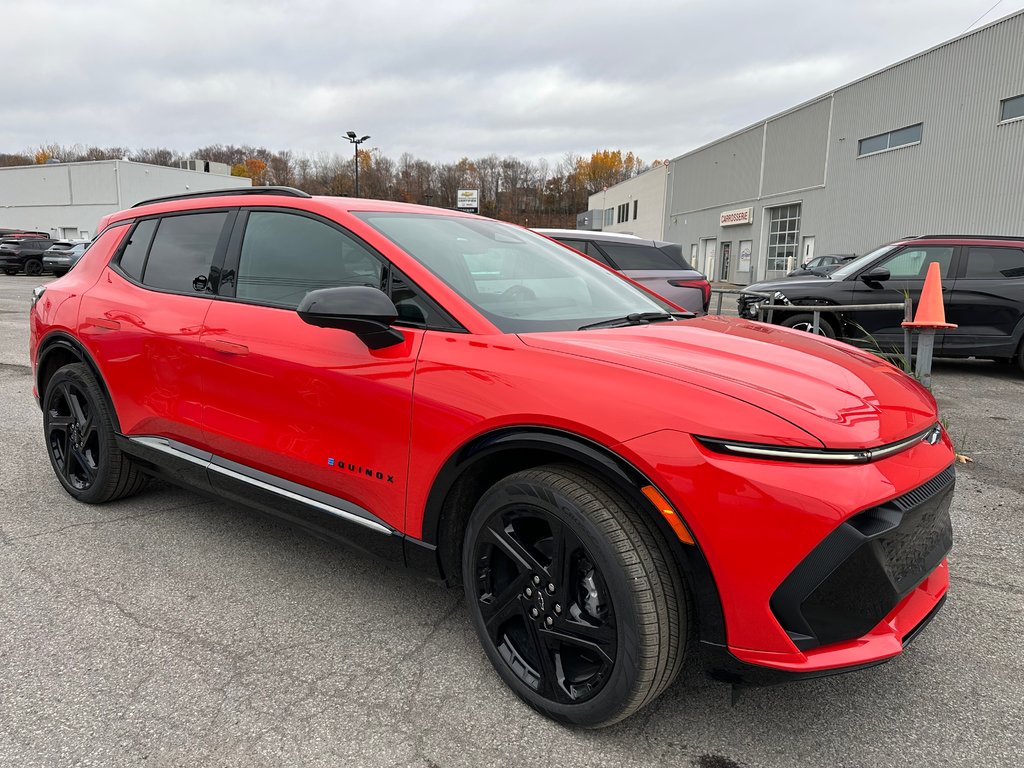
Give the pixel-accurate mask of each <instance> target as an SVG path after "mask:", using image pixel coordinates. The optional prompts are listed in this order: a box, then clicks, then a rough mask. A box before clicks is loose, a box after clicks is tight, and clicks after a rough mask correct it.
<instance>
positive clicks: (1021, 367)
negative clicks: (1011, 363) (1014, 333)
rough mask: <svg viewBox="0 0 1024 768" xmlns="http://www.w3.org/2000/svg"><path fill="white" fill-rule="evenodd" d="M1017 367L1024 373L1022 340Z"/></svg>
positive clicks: (1022, 341)
mask: <svg viewBox="0 0 1024 768" xmlns="http://www.w3.org/2000/svg"><path fill="white" fill-rule="evenodd" d="M1017 367H1018V368H1020V372H1021V373H1024V340H1021V342H1020V347H1018V348H1017Z"/></svg>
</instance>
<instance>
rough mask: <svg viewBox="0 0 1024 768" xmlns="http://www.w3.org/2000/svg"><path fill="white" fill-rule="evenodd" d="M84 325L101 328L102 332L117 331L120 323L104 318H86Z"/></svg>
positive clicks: (119, 328)
mask: <svg viewBox="0 0 1024 768" xmlns="http://www.w3.org/2000/svg"><path fill="white" fill-rule="evenodd" d="M85 323H86V325H94V326H96V327H97V328H102V329H103V330H104V331H119V330H121V323H119V322H118V321H117V320H107V318H105V317H87V318H85Z"/></svg>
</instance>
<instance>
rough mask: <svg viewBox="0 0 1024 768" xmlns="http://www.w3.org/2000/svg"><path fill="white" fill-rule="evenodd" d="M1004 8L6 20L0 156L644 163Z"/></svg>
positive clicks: (102, 10) (398, 10)
mask: <svg viewBox="0 0 1024 768" xmlns="http://www.w3.org/2000/svg"><path fill="white" fill-rule="evenodd" d="M993 3H995V0H888V1H887V2H880V1H876V0H852V1H851V0H846V1H845V2H834V1H833V0H788V1H787V0H781V1H780V2H764V1H759V2H746V1H744V0H732V2H723V1H722V0H708V1H704V0H664V1H661V2H656V1H655V0H619V1H618V2H601V1H600V0H597V1H596V2H578V1H577V0H544V1H542V2H541V1H536V0H505V2H483V1H481V2H470V1H469V0H465V1H457V0H434V1H433V2H408V1H407V2H395V1H393V0H365V2H362V3H354V2H341V1H337V2H328V1H326V0H308V1H303V2H288V0H271V1H269V2H264V1H263V0H237V1H236V0H216V1H215V0H205V1H200V2H193V0H172V1H171V2H167V1H166V0H162V1H161V2H150V0H134V1H133V2H109V1H105V0H94V1H93V2H79V0H61V2H44V1H43V0H0V19H3V26H4V30H5V34H4V44H3V64H2V65H0V98H2V104H3V106H2V119H0V152H19V151H23V150H25V149H28V148H33V147H38V146H39V145H40V144H47V143H51V142H55V143H59V144H65V145H67V144H76V143H78V144H85V145H97V146H102V147H108V146H127V147H131V148H140V147H158V146H160V147H168V148H170V149H175V150H179V151H186V150H190V149H193V148H195V147H198V146H202V145H205V144H211V143H222V144H253V145H258V146H259V145H262V146H266V147H267V148H269V149H271V150H282V149H292V150H295V151H297V152H299V153H309V154H313V153H317V152H321V151H332V152H337V151H344V152H349V151H351V147H350V145H348V144H347V143H346V144H343V143H342V138H341V137H342V134H344V132H345V131H347V130H354V131H356V132H358V133H359V135H363V134H370V135H371V136H372V139H371V140H370V141H368V142H367V144H366V145H364V146H370V147H377V148H379V149H380V150H381V151H382V152H383V153H384V154H386V155H388V156H390V157H393V158H397V157H398V156H399V155H401V154H402V153H403V152H411V153H413V154H414V155H416V156H418V157H420V158H423V159H425V160H430V161H435V162H436V161H450V160H455V159H458V158H460V157H462V156H469V157H479V156H482V155H488V154H491V153H496V154H498V155H502V156H504V155H508V154H511V155H516V156H518V157H519V158H521V159H524V160H526V159H533V160H535V159H539V158H547V159H548V160H550V161H552V162H554V161H557V159H558V158H559V157H561V156H562V155H563V154H565V153H566V152H577V153H581V154H589V153H590V152H592V151H594V150H596V149H602V148H621V149H623V150H633V151H634V152H636V153H637V154H638V155H640V157H642V158H643V159H644V160H647V161H648V162H650V161H652V160H655V159H657V158H670V157H674V156H676V155H678V154H680V153H682V152H685V151H687V150H689V149H692V148H694V147H697V146H700V145H701V144H704V143H706V142H708V141H711V140H713V139H716V138H718V137H720V136H723V135H725V134H727V133H730V132H732V131H734V130H736V129H738V128H741V127H743V126H745V125H747V124H749V123H752V122H755V121H757V120H758V119H760V118H763V117H766V116H768V115H770V114H772V113H774V112H778V111H780V110H783V109H786V108H788V107H790V106H793V105H795V104H797V103H799V102H801V101H803V100H806V99H808V98H811V97H813V96H816V95H818V94H820V93H823V92H825V91H828V90H830V89H831V88H834V87H836V86H839V85H842V84H844V83H846V82H849V81H851V80H854V79H856V78H858V77H860V76H862V75H865V74H868V73H870V72H873V71H875V70H877V69H880V68H882V67H884V66H886V65H888V64H892V63H894V62H896V61H899V60H900V59H903V58H905V57H907V56H910V55H912V54H914V53H917V52H919V51H922V50H924V49H926V48H928V47H930V46H933V45H935V44H937V43H940V42H943V41H944V40H948V39H949V38H952V37H956V36H958V35H960V34H962V33H963V32H964V31H966V30H967V28H968V27H969V26H970V25H971V24H972V23H973V22H974V21H975V20H976V19H978V17H979V16H981V15H982V14H985V13H986V11H988V9H989V8H991V7H992V5H993ZM1022 7H1024V0H1003V1H1002V2H1000V3H999V4H998V6H997V7H996V8H995V9H994V10H992V11H991V12H990V13H988V14H987V15H986V16H985V17H984V19H983V20H982V21H981V22H980V23H979V24H978V25H977V26H983V25H984V24H987V23H989V22H991V21H994V20H996V19H998V18H1001V17H1003V16H1006V15H1007V14H1010V13H1012V12H1015V11H1017V10H1019V9H1020V8H1022Z"/></svg>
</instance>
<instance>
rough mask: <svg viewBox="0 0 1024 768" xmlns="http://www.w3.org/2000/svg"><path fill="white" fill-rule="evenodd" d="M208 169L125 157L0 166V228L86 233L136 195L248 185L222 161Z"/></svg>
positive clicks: (69, 235)
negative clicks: (188, 167) (142, 161)
mask: <svg viewBox="0 0 1024 768" xmlns="http://www.w3.org/2000/svg"><path fill="white" fill-rule="evenodd" d="M200 166H203V164H202V163H200ZM203 167H211V166H210V165H206V166H203ZM212 168H213V169H215V170H219V171H221V172H219V173H218V172H214V170H211V171H209V172H207V171H204V170H189V169H183V168H167V167H165V166H162V165H148V164H146V163H133V162H130V161H128V160H96V161H90V162H82V163H52V164H51V163H46V164H44V165H24V166H15V167H11V168H0V227H5V228H10V229H31V230H38V231H43V232H49V233H50V234H51V235H52V236H53V237H56V238H89V237H91V236H92V235H94V234H96V223H97V222H98V221H99V220H100V218H101V217H103V216H106V215H107V214H109V213H114V212H115V211H120V210H122V209H123V208H130V207H131V206H133V205H134V204H135V203H137V202H139V201H140V200H146V199H148V198H152V197H162V196H164V195H175V194H179V193H183V192H189V191H192V192H201V191H203V190H208V189H224V188H228V187H248V186H251V185H252V180H251V179H247V178H243V177H239V176H231V175H229V171H230V169H229V168H228V166H226V165H223V164H218V163H214V164H212Z"/></svg>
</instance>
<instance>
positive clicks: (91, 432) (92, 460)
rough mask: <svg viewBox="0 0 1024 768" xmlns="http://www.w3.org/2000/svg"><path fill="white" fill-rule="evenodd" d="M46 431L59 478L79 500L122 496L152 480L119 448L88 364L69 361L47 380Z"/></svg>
mask: <svg viewBox="0 0 1024 768" xmlns="http://www.w3.org/2000/svg"><path fill="white" fill-rule="evenodd" d="M43 434H44V438H45V441H46V449H47V454H48V455H49V457H50V464H51V465H52V466H53V471H54V472H55V473H56V475H57V479H58V480H60V483H61V485H63V486H64V490H66V491H67V492H68V493H69V494H71V495H72V496H73V497H74V498H76V499H78V500H79V501H83V502H85V503H87V504H102V503H104V502H107V501H113V500H114V499H122V498H125V497H126V496H131V495H132V494H135V493H138V492H139V491H140V490H141V489H142V487H143V486H144V485H145V484H146V479H147V478H146V475H144V474H143V473H142V471H141V470H140V469H139V467H138V466H137V465H136V464H135V462H134V461H132V459H131V457H130V456H128V455H127V454H125V453H123V452H122V451H121V450H120V448H118V447H117V442H116V440H115V436H114V427H113V424H112V422H111V418H110V412H109V409H108V406H107V402H106V399H105V398H104V396H103V392H102V391H101V390H100V387H99V384H97V383H96V379H95V378H94V377H93V375H92V373H91V372H90V370H89V368H88V367H87V366H85V365H84V364H82V363H72V364H70V365H65V366H63V367H62V368H60V369H58V370H57V372H56V373H54V374H53V376H52V377H51V378H50V381H49V382H48V383H47V385H46V392H45V394H44V395H43Z"/></svg>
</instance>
